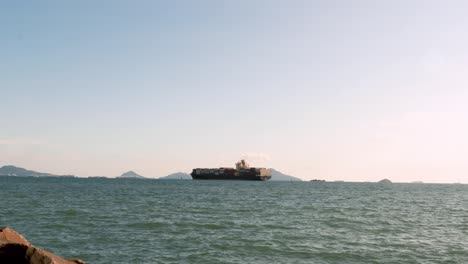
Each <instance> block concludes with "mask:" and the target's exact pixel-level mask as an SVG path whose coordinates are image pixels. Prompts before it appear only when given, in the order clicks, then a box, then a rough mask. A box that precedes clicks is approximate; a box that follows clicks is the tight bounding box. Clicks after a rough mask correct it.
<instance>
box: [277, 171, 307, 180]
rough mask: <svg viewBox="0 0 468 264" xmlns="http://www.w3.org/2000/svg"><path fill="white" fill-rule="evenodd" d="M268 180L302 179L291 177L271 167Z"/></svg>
mask: <svg viewBox="0 0 468 264" xmlns="http://www.w3.org/2000/svg"><path fill="white" fill-rule="evenodd" d="M270 181H302V180H301V179H299V178H296V177H293V176H291V175H287V174H284V173H282V172H280V171H277V170H275V169H271V179H270Z"/></svg>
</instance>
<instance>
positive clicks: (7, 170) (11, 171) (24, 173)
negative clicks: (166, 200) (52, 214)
mask: <svg viewBox="0 0 468 264" xmlns="http://www.w3.org/2000/svg"><path fill="white" fill-rule="evenodd" d="M0 176H17V177H65V176H68V177H73V176H72V175H54V174H50V173H43V172H36V171H32V170H27V169H23V168H20V167H16V166H11V165H8V166H3V167H1V168H0ZM99 178H104V177H99ZM117 178H131V179H147V178H145V177H143V176H141V175H139V174H138V173H136V172H134V171H128V172H125V173H123V174H122V175H120V176H117ZM159 179H163V180H174V179H182V180H191V179H192V176H190V174H188V173H183V172H176V173H173V174H170V175H167V176H164V177H160V178H159ZM271 180H272V181H302V180H301V179H299V178H296V177H293V176H290V175H287V174H284V173H281V172H280V171H277V170H275V169H271Z"/></svg>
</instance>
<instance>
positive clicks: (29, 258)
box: [0, 227, 84, 264]
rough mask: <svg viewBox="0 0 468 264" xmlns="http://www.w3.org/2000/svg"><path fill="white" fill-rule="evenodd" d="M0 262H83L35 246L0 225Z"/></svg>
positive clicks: (22, 263)
mask: <svg viewBox="0 0 468 264" xmlns="http://www.w3.org/2000/svg"><path fill="white" fill-rule="evenodd" d="M0 263H2V264H84V262H83V261H81V260H78V259H74V260H71V259H70V260H67V259H64V258H61V257H59V256H57V255H54V254H53V253H51V252H49V251H46V250H43V249H40V248H37V247H35V246H33V245H31V243H29V242H28V241H27V240H26V239H25V238H24V237H23V236H22V235H21V234H19V233H18V232H16V231H15V230H13V229H11V228H8V227H0Z"/></svg>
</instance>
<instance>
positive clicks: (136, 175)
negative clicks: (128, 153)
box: [117, 171, 146, 179]
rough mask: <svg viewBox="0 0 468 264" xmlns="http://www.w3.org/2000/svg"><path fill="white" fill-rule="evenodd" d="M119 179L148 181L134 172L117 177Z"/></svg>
mask: <svg viewBox="0 0 468 264" xmlns="http://www.w3.org/2000/svg"><path fill="white" fill-rule="evenodd" d="M117 178H132V179H146V178H145V177H143V176H141V175H140V174H138V173H136V172H134V171H127V172H125V173H123V174H122V175H120V176H117Z"/></svg>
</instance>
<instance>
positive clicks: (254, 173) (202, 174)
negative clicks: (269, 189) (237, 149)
mask: <svg viewBox="0 0 468 264" xmlns="http://www.w3.org/2000/svg"><path fill="white" fill-rule="evenodd" d="M190 175H191V176H192V179H194V180H243V181H266V180H269V179H271V170H270V169H266V168H254V167H250V166H249V164H247V163H246V162H245V160H241V161H239V162H237V163H236V168H212V169H211V168H208V169H206V168H197V169H193V171H192V173H190Z"/></svg>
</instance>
